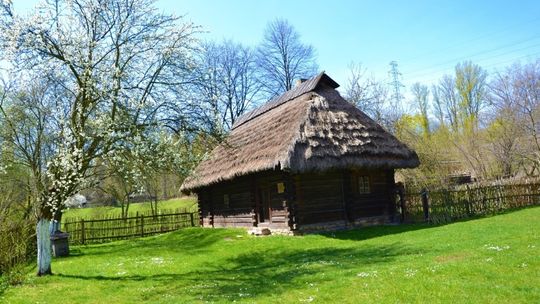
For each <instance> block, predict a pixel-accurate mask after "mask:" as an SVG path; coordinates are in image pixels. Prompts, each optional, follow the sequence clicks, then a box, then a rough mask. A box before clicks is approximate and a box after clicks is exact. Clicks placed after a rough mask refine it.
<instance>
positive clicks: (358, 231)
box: [318, 223, 440, 241]
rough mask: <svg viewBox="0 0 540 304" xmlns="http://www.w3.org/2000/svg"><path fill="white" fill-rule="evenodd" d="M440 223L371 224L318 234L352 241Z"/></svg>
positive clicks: (424, 227) (409, 230)
mask: <svg viewBox="0 0 540 304" xmlns="http://www.w3.org/2000/svg"><path fill="white" fill-rule="evenodd" d="M439 226H440V225H430V224H425V223H421V224H400V225H391V226H371V227H363V228H355V229H351V230H340V231H333V232H320V233H318V235H321V236H325V237H328V238H333V239H340V240H352V241H363V240H368V239H372V238H377V237H382V236H388V235H392V234H400V233H406V232H411V231H417V230H423V229H431V228H435V227H439Z"/></svg>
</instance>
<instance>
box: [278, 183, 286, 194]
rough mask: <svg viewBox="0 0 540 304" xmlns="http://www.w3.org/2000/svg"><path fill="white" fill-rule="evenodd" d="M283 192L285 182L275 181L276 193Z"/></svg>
mask: <svg viewBox="0 0 540 304" xmlns="http://www.w3.org/2000/svg"><path fill="white" fill-rule="evenodd" d="M284 192H285V184H284V183H277V193H279V194H281V193H284Z"/></svg>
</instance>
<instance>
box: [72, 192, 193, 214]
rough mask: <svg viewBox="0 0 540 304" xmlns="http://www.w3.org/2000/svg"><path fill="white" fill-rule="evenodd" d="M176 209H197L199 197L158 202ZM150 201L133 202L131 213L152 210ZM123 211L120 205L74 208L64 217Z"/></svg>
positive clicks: (168, 207) (168, 208)
mask: <svg viewBox="0 0 540 304" xmlns="http://www.w3.org/2000/svg"><path fill="white" fill-rule="evenodd" d="M176 209H186V210H189V211H195V210H197V199H196V198H194V197H184V198H173V199H169V200H165V201H160V202H158V210H164V211H172V210H176ZM150 210H151V209H150V203H149V202H145V203H132V204H130V206H129V213H130V214H133V215H135V214H136V213H137V212H145V211H150ZM121 213H122V208H120V207H111V206H106V207H93V208H72V209H69V210H66V211H65V212H64V214H63V219H72V218H84V219H92V218H96V217H102V216H109V215H118V216H120V215H121Z"/></svg>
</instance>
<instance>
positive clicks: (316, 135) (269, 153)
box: [181, 72, 419, 191]
mask: <svg viewBox="0 0 540 304" xmlns="http://www.w3.org/2000/svg"><path fill="white" fill-rule="evenodd" d="M338 86H339V85H338V84H337V83H336V82H335V81H334V80H332V79H331V78H330V77H328V76H327V75H326V74H325V73H324V72H323V73H321V74H319V75H318V76H316V77H314V78H312V79H310V80H308V81H306V82H304V83H302V84H300V85H298V86H297V87H295V88H293V89H292V90H290V91H287V92H286V93H284V94H283V95H281V96H279V97H277V98H275V99H273V100H271V101H269V102H267V103H266V104H264V105H263V106H261V107H260V108H257V109H255V110H253V111H251V112H249V113H246V114H245V115H243V116H242V117H240V118H239V119H238V121H237V122H236V123H235V124H234V126H233V128H232V130H231V133H230V134H229V136H228V137H227V138H226V140H225V141H224V142H223V143H222V144H220V145H219V146H217V147H216V148H215V149H214V150H213V151H212V153H211V154H210V155H209V156H208V158H207V159H206V160H204V161H202V162H201V163H200V164H199V166H198V167H197V168H196V169H195V170H194V172H193V173H192V174H191V175H190V176H189V177H188V178H187V179H186V180H185V181H184V183H183V184H182V187H181V189H182V191H190V190H194V189H197V188H201V187H204V186H208V185H210V184H214V183H218V182H221V181H225V180H230V179H233V178H234V177H237V176H242V175H246V174H250V173H255V172H260V171H264V170H271V169H281V170H284V171H289V172H293V173H302V172H310V171H325V170H332V169H343V168H370V169H373V168H414V167H417V166H418V165H419V160H418V156H417V155H416V153H415V152H414V151H412V150H411V149H409V148H408V147H407V146H406V145H405V144H403V143H401V142H400V141H398V140H397V139H396V138H395V137H394V136H393V135H392V134H390V133H388V132H387V131H385V130H384V129H383V128H382V127H381V126H380V125H378V124H377V123H376V122H375V121H373V120H372V119H371V118H369V117H368V116H367V115H366V114H364V113H363V112H362V111H360V110H359V109H358V108H356V107H355V106H354V105H352V104H350V103H349V102H347V101H346V100H344V99H343V98H342V97H341V96H340V95H339V93H338V92H337V91H336V90H335V89H336V88H337V87H338Z"/></svg>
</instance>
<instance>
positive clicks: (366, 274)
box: [356, 271, 377, 278]
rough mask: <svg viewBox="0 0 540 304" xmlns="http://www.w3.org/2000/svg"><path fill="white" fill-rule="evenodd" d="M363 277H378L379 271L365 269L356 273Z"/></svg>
mask: <svg viewBox="0 0 540 304" xmlns="http://www.w3.org/2000/svg"><path fill="white" fill-rule="evenodd" d="M356 276H357V277H361V278H368V277H377V271H363V272H360V273H358V274H357V275H356Z"/></svg>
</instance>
